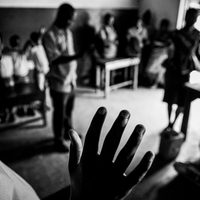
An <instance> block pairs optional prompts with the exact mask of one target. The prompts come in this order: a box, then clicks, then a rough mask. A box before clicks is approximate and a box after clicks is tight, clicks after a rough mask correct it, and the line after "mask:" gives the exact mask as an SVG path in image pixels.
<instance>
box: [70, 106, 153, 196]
mask: <svg viewBox="0 0 200 200" xmlns="http://www.w3.org/2000/svg"><path fill="white" fill-rule="evenodd" d="M106 114H107V111H106V108H104V107H100V108H99V109H98V110H97V112H96V114H95V115H94V117H93V120H92V122H91V124H90V127H89V129H88V132H87V135H86V138H85V144H84V147H83V145H82V142H81V139H80V138H79V135H78V134H77V132H76V131H74V130H70V131H69V135H70V139H71V146H70V157H69V173H70V178H71V197H70V200H84V199H87V200H94V199H95V200H114V199H115V200H121V199H124V198H125V197H126V196H127V195H128V194H129V193H130V191H131V190H132V188H133V187H134V186H135V185H136V184H138V183H139V182H140V181H141V180H142V179H143V177H144V176H145V174H146V173H147V171H148V170H149V168H150V166H151V164H152V162H153V159H154V155H153V153H152V152H150V151H149V152H147V153H146V154H145V155H144V157H143V158H142V160H141V162H140V163H139V165H138V166H137V167H136V168H135V169H134V170H132V171H131V172H130V173H129V174H127V175H126V174H125V171H126V169H127V167H128V166H129V164H130V162H131V161H132V159H133V157H134V155H135V152H136V150H137V148H138V146H139V144H140V142H141V140H142V137H143V134H144V132H145V128H144V127H143V126H142V125H137V126H136V127H135V129H134V131H133V133H132V135H131V136H130V138H129V140H128V141H127V143H126V144H125V146H124V147H123V148H122V150H121V151H120V152H119V154H118V156H117V158H116V159H115V161H113V157H114V155H115V152H116V150H117V148H118V145H119V142H120V139H121V137H122V134H123V131H124V129H125V127H126V125H127V123H128V120H129V118H130V114H129V112H128V111H126V110H123V111H121V112H120V114H119V115H118V117H117V119H116V120H115V122H114V124H113V125H112V128H111V129H110V131H109V132H108V134H107V136H106V138H105V140H104V144H103V147H102V150H101V152H100V153H99V152H98V143H99V138H100V133H101V129H102V126H103V122H104V120H105V117H106Z"/></svg>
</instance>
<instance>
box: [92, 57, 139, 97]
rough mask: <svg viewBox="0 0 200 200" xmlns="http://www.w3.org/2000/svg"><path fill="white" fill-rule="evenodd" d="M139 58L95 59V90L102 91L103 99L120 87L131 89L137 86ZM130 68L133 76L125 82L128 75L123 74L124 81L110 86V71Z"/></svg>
mask: <svg viewBox="0 0 200 200" xmlns="http://www.w3.org/2000/svg"><path fill="white" fill-rule="evenodd" d="M139 63H140V58H138V57H132V58H115V59H97V60H96V88H97V89H102V90H103V91H104V97H105V98H106V97H107V96H108V94H109V92H110V91H111V90H114V89H118V88H120V87H124V86H128V85H132V86H133V89H136V88H137V86H138V65H139ZM123 68H124V69H125V68H131V70H133V76H132V77H131V79H129V80H127V77H128V74H127V73H126V72H125V73H124V80H123V81H122V82H120V83H117V84H113V85H111V83H110V74H111V71H114V70H118V69H123Z"/></svg>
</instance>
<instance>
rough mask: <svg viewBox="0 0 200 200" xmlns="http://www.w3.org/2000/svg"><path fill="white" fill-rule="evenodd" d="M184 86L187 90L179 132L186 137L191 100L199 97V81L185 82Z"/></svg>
mask: <svg viewBox="0 0 200 200" xmlns="http://www.w3.org/2000/svg"><path fill="white" fill-rule="evenodd" d="M185 88H186V90H187V97H186V102H185V109H184V113H183V120H182V125H181V132H182V133H183V134H184V135H185V139H186V136H187V128H188V121H189V115H190V107H191V102H192V101H193V100H195V99H197V98H200V83H194V84H191V83H186V84H185Z"/></svg>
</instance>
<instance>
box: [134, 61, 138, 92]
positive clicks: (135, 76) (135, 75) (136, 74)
mask: <svg viewBox="0 0 200 200" xmlns="http://www.w3.org/2000/svg"><path fill="white" fill-rule="evenodd" d="M138 72H139V65H134V66H133V89H134V90H135V89H137V87H138Z"/></svg>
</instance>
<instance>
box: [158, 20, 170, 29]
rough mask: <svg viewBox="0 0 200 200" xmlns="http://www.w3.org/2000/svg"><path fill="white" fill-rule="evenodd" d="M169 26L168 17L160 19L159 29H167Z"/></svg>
mask: <svg viewBox="0 0 200 200" xmlns="http://www.w3.org/2000/svg"><path fill="white" fill-rule="evenodd" d="M169 26H170V21H169V20H168V19H165V18H164V19H162V20H161V21H160V30H161V31H163V30H164V31H167V30H168V29H169Z"/></svg>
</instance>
